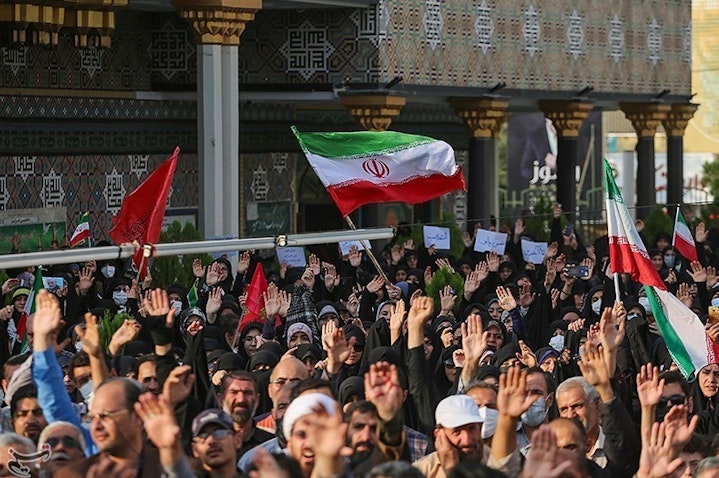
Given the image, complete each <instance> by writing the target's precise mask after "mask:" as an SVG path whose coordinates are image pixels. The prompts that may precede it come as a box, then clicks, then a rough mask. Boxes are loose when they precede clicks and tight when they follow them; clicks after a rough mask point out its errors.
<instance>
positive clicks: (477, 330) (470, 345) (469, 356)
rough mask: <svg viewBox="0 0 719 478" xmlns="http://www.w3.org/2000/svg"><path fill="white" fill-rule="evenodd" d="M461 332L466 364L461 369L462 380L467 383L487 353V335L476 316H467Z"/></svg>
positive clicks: (479, 318) (480, 319)
mask: <svg viewBox="0 0 719 478" xmlns="http://www.w3.org/2000/svg"><path fill="white" fill-rule="evenodd" d="M461 330H462V350H463V351H464V357H465V364H466V366H465V367H464V368H463V369H462V380H465V378H466V379H467V381H469V379H471V377H472V375H473V373H474V370H476V369H477V366H478V365H479V360H480V359H481V358H482V355H483V354H484V352H486V351H487V342H488V341H489V333H488V332H485V331H484V330H483V329H482V318H481V317H480V316H479V315H478V314H469V316H468V317H467V320H466V321H464V322H463V323H462V325H461ZM465 372H466V373H465Z"/></svg>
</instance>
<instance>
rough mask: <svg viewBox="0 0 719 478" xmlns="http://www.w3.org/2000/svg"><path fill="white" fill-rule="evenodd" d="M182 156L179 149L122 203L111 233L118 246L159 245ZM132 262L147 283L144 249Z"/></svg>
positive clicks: (138, 252) (137, 253) (146, 259)
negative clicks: (171, 190) (166, 210)
mask: <svg viewBox="0 0 719 478" xmlns="http://www.w3.org/2000/svg"><path fill="white" fill-rule="evenodd" d="M179 154H180V148H175V152H174V153H172V155H171V156H170V157H169V158H167V160H165V162H164V163H162V164H161V165H160V167H159V168H157V169H156V170H155V172H153V173H152V174H151V175H150V176H149V177H148V178H147V179H145V181H143V182H142V184H140V185H139V186H138V187H137V188H136V189H135V190H134V191H132V192H131V193H130V194H129V195H127V197H125V199H124V200H123V201H122V206H121V208H120V213H119V214H118V215H117V216H115V217H114V218H113V219H112V220H113V223H114V225H113V227H112V229H111V230H110V237H111V238H112V240H113V241H114V242H115V244H117V245H120V244H125V243H132V242H137V243H138V244H139V245H140V246H144V245H145V244H155V243H156V242H157V241H158V240H159V239H160V232H161V231H162V220H163V219H164V217H165V209H166V207H167V196H168V195H169V194H170V186H172V177H173V176H174V174H175V168H176V167H177V158H178V156H179ZM132 260H133V262H134V264H135V267H137V268H138V271H139V276H140V280H142V279H144V277H145V274H146V272H147V267H148V262H149V258H148V257H144V258H143V251H142V250H141V249H140V250H138V251H137V252H136V253H135V255H134V256H133V259H132ZM141 265H142V267H141Z"/></svg>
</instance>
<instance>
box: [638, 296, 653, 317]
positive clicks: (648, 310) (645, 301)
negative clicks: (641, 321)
mask: <svg viewBox="0 0 719 478" xmlns="http://www.w3.org/2000/svg"><path fill="white" fill-rule="evenodd" d="M639 305H641V306H642V307H644V312H646V313H647V314H651V313H652V307H651V306H650V305H649V299H647V298H646V297H640V298H639Z"/></svg>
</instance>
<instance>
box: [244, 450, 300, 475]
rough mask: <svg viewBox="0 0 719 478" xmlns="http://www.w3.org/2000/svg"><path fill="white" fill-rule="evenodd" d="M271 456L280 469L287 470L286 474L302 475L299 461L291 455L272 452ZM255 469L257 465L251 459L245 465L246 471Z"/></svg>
mask: <svg viewBox="0 0 719 478" xmlns="http://www.w3.org/2000/svg"><path fill="white" fill-rule="evenodd" d="M272 458H274V459H275V461H276V462H277V465H278V466H279V467H280V468H281V469H282V470H284V471H286V472H287V476H302V469H301V468H300V463H299V462H298V461H297V460H295V459H294V458H292V457H291V456H289V455H286V454H284V453H272ZM256 470H257V465H255V462H254V461H253V462H252V463H251V464H250V465H249V466H248V467H247V473H248V474H249V473H250V472H251V471H256Z"/></svg>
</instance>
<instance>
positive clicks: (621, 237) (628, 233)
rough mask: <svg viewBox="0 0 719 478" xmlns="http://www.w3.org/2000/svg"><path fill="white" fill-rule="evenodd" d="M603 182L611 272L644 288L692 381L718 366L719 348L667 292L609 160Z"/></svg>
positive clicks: (672, 350)
mask: <svg viewBox="0 0 719 478" xmlns="http://www.w3.org/2000/svg"><path fill="white" fill-rule="evenodd" d="M604 179H605V188H606V191H605V192H606V207H607V228H608V234H609V261H610V264H611V266H612V271H614V272H619V273H625V274H629V275H630V276H631V277H632V279H633V280H635V281H637V282H639V283H640V284H642V285H644V289H645V291H646V293H647V298H648V299H649V304H650V306H651V309H652V314H653V315H654V320H655V321H656V324H657V327H658V328H659V332H660V333H661V335H662V337H663V338H664V342H665V343H666V345H667V349H668V350H669V353H670V354H671V356H672V359H673V360H674V362H675V363H676V364H677V366H678V367H679V370H680V371H681V372H682V374H683V375H684V377H686V378H687V379H688V380H693V379H694V378H696V375H697V374H698V372H699V370H701V369H702V368H704V367H705V366H706V365H709V364H713V363H717V361H718V359H719V346H718V345H717V343H716V342H714V341H713V340H712V339H711V338H710V337H709V336H708V335H707V334H706V332H705V330H704V324H702V322H701V321H700V320H699V317H697V315H696V314H695V313H694V312H692V311H691V309H689V308H688V307H687V306H686V305H684V304H683V303H682V302H681V301H680V300H679V299H678V298H677V297H676V296H674V295H673V294H672V293H671V292H669V291H668V290H667V287H666V285H665V284H664V281H662V279H661V278H660V277H659V274H658V273H657V271H656V270H655V269H654V267H653V266H652V262H651V259H650V258H649V254H648V253H647V250H646V248H645V247H644V243H643V242H642V240H641V238H640V237H639V233H638V232H637V230H636V228H635V227H634V221H633V220H632V218H631V216H630V215H629V211H628V210H627V207H626V205H625V204H624V199H623V198H622V194H621V193H620V191H619V188H618V187H617V183H616V182H615V181H614V174H613V171H612V168H611V166H610V165H609V163H608V162H607V160H606V159H605V160H604ZM647 312H649V311H647Z"/></svg>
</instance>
